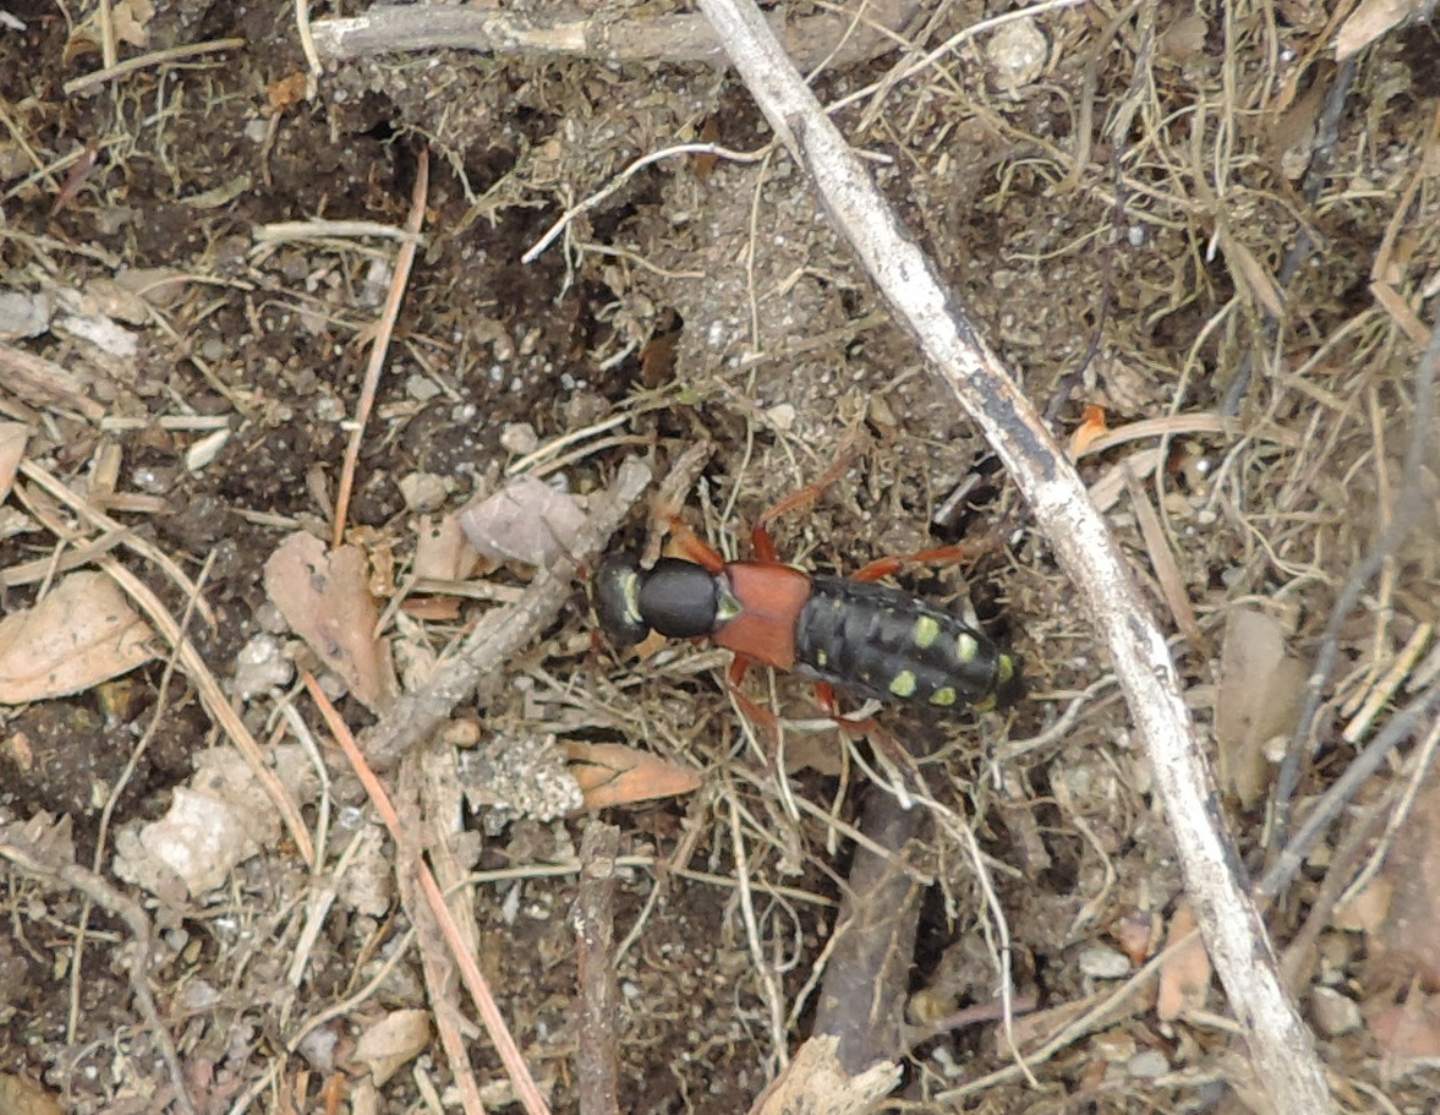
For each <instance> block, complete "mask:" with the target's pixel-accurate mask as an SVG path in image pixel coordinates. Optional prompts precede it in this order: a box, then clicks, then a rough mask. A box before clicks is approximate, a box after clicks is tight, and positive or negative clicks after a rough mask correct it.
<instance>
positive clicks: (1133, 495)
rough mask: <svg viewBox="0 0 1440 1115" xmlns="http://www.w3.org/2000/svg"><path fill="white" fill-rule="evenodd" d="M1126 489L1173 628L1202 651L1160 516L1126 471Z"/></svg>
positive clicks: (1202, 639) (1201, 638) (1201, 640)
mask: <svg viewBox="0 0 1440 1115" xmlns="http://www.w3.org/2000/svg"><path fill="white" fill-rule="evenodd" d="M1125 477H1126V483H1125V487H1126V489H1127V490H1128V491H1129V493H1130V506H1131V507H1132V508H1134V510H1135V518H1136V520H1137V521H1138V522H1139V524H1140V536H1141V537H1142V538H1144V539H1145V549H1146V552H1148V553H1149V555H1150V568H1151V569H1153V570H1154V571H1155V577H1156V579H1157V580H1158V581H1159V582H1160V591H1161V592H1163V593H1164V594H1165V604H1166V606H1167V607H1168V608H1169V609H1170V616H1171V618H1172V619H1174V620H1175V626H1176V627H1178V628H1179V629H1180V633H1181V634H1182V635H1184V636H1185V638H1186V640H1187V641H1188V642H1189V643H1190V646H1191V647H1193V648H1194V649H1196V650H1200V651H1203V650H1204V648H1205V645H1206V640H1205V636H1204V635H1203V634H1201V632H1200V624H1199V623H1197V622H1196V620H1195V609H1194V608H1193V607H1191V605H1190V594H1189V593H1187V592H1186V591H1185V581H1184V579H1183V578H1182V577H1181V576H1180V567H1179V566H1178V565H1177V564H1176V563H1175V551H1174V550H1172V549H1171V548H1170V539H1169V537H1168V536H1167V535H1166V534H1165V528H1164V527H1163V526H1162V525H1161V524H1160V516H1159V515H1158V514H1157V513H1156V511H1155V505H1154V504H1152V503H1151V502H1150V496H1149V495H1148V494H1147V493H1146V492H1145V490H1144V489H1143V488H1141V487H1140V485H1139V483H1138V482H1137V481H1136V479H1135V476H1134V474H1133V473H1131V472H1126V474H1125Z"/></svg>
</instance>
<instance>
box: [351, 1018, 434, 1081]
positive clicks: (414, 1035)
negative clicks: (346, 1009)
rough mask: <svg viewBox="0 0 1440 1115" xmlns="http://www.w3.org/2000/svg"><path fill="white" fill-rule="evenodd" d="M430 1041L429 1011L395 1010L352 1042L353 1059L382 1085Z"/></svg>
mask: <svg viewBox="0 0 1440 1115" xmlns="http://www.w3.org/2000/svg"><path fill="white" fill-rule="evenodd" d="M429 1044H430V1012H429V1011H423V1010H395V1011H391V1012H390V1013H389V1014H387V1015H385V1016H384V1017H383V1018H381V1019H379V1020H378V1021H376V1022H375V1023H373V1024H372V1025H371V1026H370V1027H369V1028H368V1029H366V1030H365V1032H364V1033H362V1034H361V1035H360V1038H359V1040H358V1041H357V1042H356V1043H355V1060H356V1061H357V1062H359V1063H360V1064H363V1065H364V1066H365V1067H366V1068H368V1069H369V1070H370V1076H371V1078H372V1079H373V1080H374V1081H375V1083H376V1085H383V1084H384V1083H385V1082H386V1081H387V1080H389V1079H390V1078H391V1077H392V1076H394V1075H395V1074H396V1073H397V1072H399V1071H400V1069H402V1068H403V1067H404V1066H405V1065H407V1064H408V1063H409V1062H411V1061H413V1060H414V1059H415V1058H416V1057H418V1056H419V1055H420V1054H421V1053H422V1052H423V1051H424V1049H425V1047H426V1046H427V1045H429Z"/></svg>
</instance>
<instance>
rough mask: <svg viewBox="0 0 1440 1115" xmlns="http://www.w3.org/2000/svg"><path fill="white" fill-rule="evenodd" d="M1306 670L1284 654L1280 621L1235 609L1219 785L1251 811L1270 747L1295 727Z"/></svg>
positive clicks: (1219, 725)
mask: <svg viewBox="0 0 1440 1115" xmlns="http://www.w3.org/2000/svg"><path fill="white" fill-rule="evenodd" d="M1304 682H1305V670H1304V667H1303V666H1301V664H1300V663H1299V662H1298V661H1297V660H1296V659H1294V658H1291V657H1289V656H1288V655H1287V654H1286V653H1285V635H1284V632H1282V631H1281V629H1280V625H1279V623H1277V622H1276V621H1275V620H1274V619H1272V618H1271V617H1270V616H1268V615H1266V614H1265V613H1264V612H1259V611H1256V610H1254V609H1252V608H1235V609H1232V610H1231V612H1230V614H1229V615H1228V616H1227V617H1226V620H1225V645H1224V647H1223V648H1222V650H1221V652H1220V687H1219V690H1218V692H1217V693H1216V696H1215V742H1216V745H1217V747H1218V749H1219V758H1220V784H1221V786H1222V787H1223V788H1225V789H1228V790H1230V791H1232V792H1233V793H1234V794H1235V796H1236V797H1237V798H1239V799H1240V803H1241V805H1243V806H1244V807H1245V808H1246V809H1249V808H1250V807H1251V806H1252V805H1254V804H1255V803H1256V802H1257V801H1258V800H1259V799H1260V794H1261V792H1262V791H1263V790H1264V788H1265V783H1266V780H1267V779H1266V776H1267V772H1268V767H1267V764H1266V760H1265V744H1266V742H1267V741H1268V740H1270V739H1272V738H1273V737H1275V736H1277V735H1286V734H1288V733H1289V731H1290V728H1291V726H1292V725H1293V724H1294V721H1295V716H1296V712H1297V710H1298V702H1299V699H1300V692H1301V687H1302V686H1303V685H1304Z"/></svg>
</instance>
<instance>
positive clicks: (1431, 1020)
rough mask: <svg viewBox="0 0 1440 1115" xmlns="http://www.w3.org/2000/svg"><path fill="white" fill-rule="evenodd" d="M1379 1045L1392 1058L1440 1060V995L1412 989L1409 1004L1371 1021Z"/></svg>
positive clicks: (1379, 1013) (1376, 1014)
mask: <svg viewBox="0 0 1440 1115" xmlns="http://www.w3.org/2000/svg"><path fill="white" fill-rule="evenodd" d="M1366 1021H1367V1022H1368V1023H1369V1025H1370V1033H1371V1034H1372V1035H1373V1036H1374V1038H1375V1043H1376V1044H1377V1045H1378V1046H1379V1047H1380V1048H1381V1049H1382V1050H1383V1051H1384V1052H1385V1053H1386V1054H1388V1055H1389V1056H1391V1057H1403V1058H1406V1059H1409V1058H1419V1057H1427V1058H1433V1057H1440V995H1426V994H1424V993H1423V992H1421V991H1418V990H1412V991H1411V992H1410V995H1409V997H1408V998H1407V999H1406V1000H1405V1002H1403V1003H1400V1004H1397V1005H1395V1006H1389V1007H1385V1008H1384V1009H1383V1010H1378V1011H1375V1012H1374V1013H1373V1014H1371V1015H1370V1016H1369V1017H1368V1018H1367V1020H1366Z"/></svg>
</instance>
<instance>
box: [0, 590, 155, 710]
mask: <svg viewBox="0 0 1440 1115" xmlns="http://www.w3.org/2000/svg"><path fill="white" fill-rule="evenodd" d="M151 636H152V632H151V630H150V628H149V626H148V625H146V623H145V621H144V620H143V619H141V618H140V616H139V615H138V614H137V613H136V612H135V611H134V610H133V609H132V608H131V607H130V604H129V602H128V601H127V600H126V599H125V594H124V593H122V592H121V591H120V589H119V588H118V587H116V585H115V582H114V581H112V580H111V579H110V578H109V577H107V576H105V575H104V574H103V573H92V572H88V571H81V572H78V573H71V574H70V575H69V576H68V577H66V578H64V579H63V580H62V581H60V583H59V584H57V585H56V586H55V588H54V589H53V590H52V591H51V592H50V593H49V594H48V595H47V596H46V597H45V598H44V599H43V600H41V601H40V602H39V603H38V604H36V605H35V607H33V608H30V609H28V610H26V611H23V612H17V613H15V614H14V615H10V616H7V617H5V619H3V620H0V703H4V704H23V703H24V702H26V701H39V700H43V699H44V698H47V697H64V696H68V695H70V694H72V693H80V692H83V691H84V690H86V689H89V688H90V687H91V686H93V685H96V684H98V683H99V682H102V681H106V680H107V679H109V678H113V677H119V676H120V675H121V674H124V673H128V672H129V671H131V670H133V669H135V667H136V666H140V665H143V664H144V663H146V662H149V661H150V659H152V658H154V657H155V652H154V650H153V649H152V647H151Z"/></svg>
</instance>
